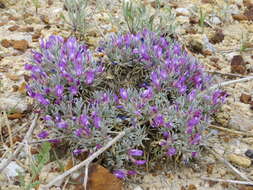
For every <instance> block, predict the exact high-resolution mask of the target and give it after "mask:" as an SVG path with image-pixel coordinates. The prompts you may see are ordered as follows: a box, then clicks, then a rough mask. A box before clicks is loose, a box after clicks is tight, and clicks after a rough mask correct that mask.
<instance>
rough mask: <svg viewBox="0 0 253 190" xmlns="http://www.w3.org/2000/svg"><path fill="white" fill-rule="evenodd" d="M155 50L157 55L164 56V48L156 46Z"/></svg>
mask: <svg viewBox="0 0 253 190" xmlns="http://www.w3.org/2000/svg"><path fill="white" fill-rule="evenodd" d="M154 51H155V55H156V56H157V57H158V58H160V57H162V53H163V51H162V48H161V47H160V46H157V45H156V46H154Z"/></svg>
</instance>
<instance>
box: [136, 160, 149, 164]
mask: <svg viewBox="0 0 253 190" xmlns="http://www.w3.org/2000/svg"><path fill="white" fill-rule="evenodd" d="M146 162H147V160H134V164H136V165H143V164H146Z"/></svg>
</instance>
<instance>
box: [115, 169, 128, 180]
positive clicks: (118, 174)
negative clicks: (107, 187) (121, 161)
mask: <svg viewBox="0 0 253 190" xmlns="http://www.w3.org/2000/svg"><path fill="white" fill-rule="evenodd" d="M113 174H114V175H115V176H116V177H117V178H119V179H123V178H125V177H126V172H125V171H123V170H115V171H114V172H113Z"/></svg>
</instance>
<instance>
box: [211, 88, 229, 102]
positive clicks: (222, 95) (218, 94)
mask: <svg viewBox="0 0 253 190" xmlns="http://www.w3.org/2000/svg"><path fill="white" fill-rule="evenodd" d="M226 97H227V93H226V92H224V91H221V90H217V91H215V92H214V94H213V97H212V101H213V104H214V105H215V104H218V103H219V102H222V103H223V102H224V101H225V99H226Z"/></svg>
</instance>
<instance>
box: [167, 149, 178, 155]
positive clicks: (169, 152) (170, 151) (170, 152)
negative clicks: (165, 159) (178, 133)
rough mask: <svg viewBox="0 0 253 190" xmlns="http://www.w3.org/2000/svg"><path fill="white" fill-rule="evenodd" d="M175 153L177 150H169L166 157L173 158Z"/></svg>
mask: <svg viewBox="0 0 253 190" xmlns="http://www.w3.org/2000/svg"><path fill="white" fill-rule="evenodd" d="M176 153H177V150H176V149H175V148H169V149H168V151H167V155H168V156H173V155H175V154H176Z"/></svg>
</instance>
